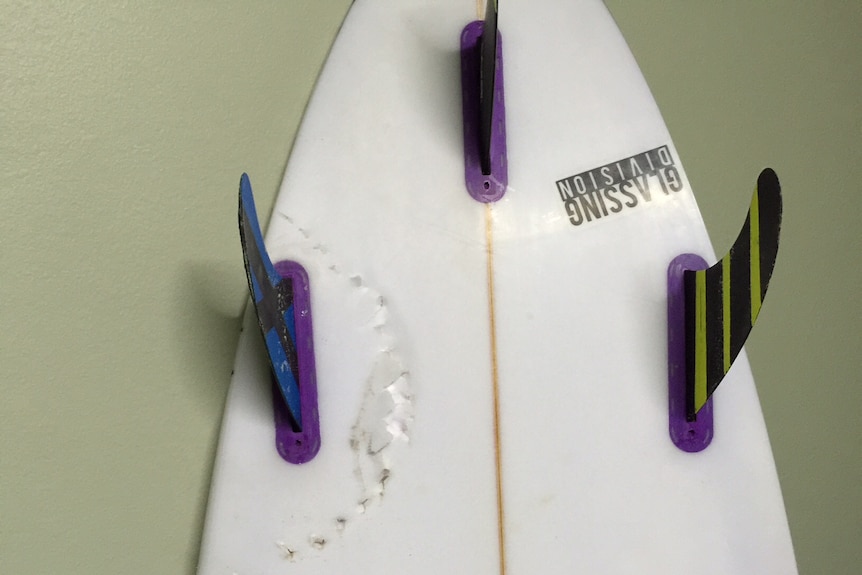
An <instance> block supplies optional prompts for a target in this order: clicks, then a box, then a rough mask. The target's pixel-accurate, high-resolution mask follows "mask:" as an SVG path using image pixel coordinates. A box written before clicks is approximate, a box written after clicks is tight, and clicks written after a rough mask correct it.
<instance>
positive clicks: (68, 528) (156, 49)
mask: <svg viewBox="0 0 862 575" xmlns="http://www.w3.org/2000/svg"><path fill="white" fill-rule="evenodd" d="M348 4H349V2H348V1H347V0H340V1H338V2H334V1H330V2H311V1H305V2H302V1H299V0H293V1H289V2H288V1H284V2H266V3H264V2H245V3H239V2H235V3H227V2H208V3H203V2H187V3H184V2H170V3H168V2H159V3H138V4H134V3H133V4H126V5H120V6H115V5H113V4H111V3H108V2H83V1H80V0H69V1H67V2H64V3H61V5H48V4H47V3H38V4H37V3H31V2H24V1H22V0H0V42H2V52H0V175H2V181H3V184H4V185H3V187H2V191H0V199H2V202H0V205H2V208H0V222H2V225H0V386H2V387H0V391H2V393H0V572H2V573H15V574H30V573H32V574H43V573H82V574H84V573H86V574H87V575H98V574H102V573H104V574H116V573H192V572H193V571H194V566H195V562H196V558H197V547H198V544H199V538H200V530H201V525H202V520H203V514H204V506H205V502H206V497H207V490H208V486H209V479H210V472H211V467H212V458H213V455H214V450H215V446H216V439H217V437H216V434H217V431H218V427H219V421H220V417H221V412H222V408H223V404H224V398H225V393H226V389H227V385H228V382H229V377H230V370H231V365H232V362H233V354H234V349H235V344H236V341H237V336H238V328H239V318H240V314H241V312H242V309H243V306H244V302H245V291H244V290H245V289H246V287H245V277H244V274H243V270H242V258H241V254H240V249H239V242H238V241H237V231H236V199H235V193H236V186H237V178H238V176H239V174H240V173H241V172H242V171H248V172H250V173H251V174H253V175H254V180H255V191H256V193H257V194H258V205H259V206H260V207H261V211H263V212H268V211H269V208H270V206H271V205H272V200H273V197H274V194H275V191H276V189H277V186H278V183H279V181H280V179H281V176H282V172H283V170H284V166H285V161H286V158H287V155H288V153H289V151H290V146H291V142H292V139H293V135H294V132H295V130H296V128H297V125H298V122H299V120H300V117H301V114H302V110H303V107H304V105H305V102H306V100H307V98H308V96H309V93H310V91H311V88H312V85H313V82H314V79H315V77H316V74H317V73H318V70H319V68H320V66H321V64H322V62H323V60H324V58H325V56H326V52H327V50H328V47H329V45H330V43H331V41H332V38H333V37H334V35H335V33H336V32H337V29H338V26H339V25H340V23H341V19H342V18H343V15H344V13H345V11H346V9H347V5H348ZM610 8H611V11H612V12H613V14H614V16H615V17H616V18H617V21H618V23H619V24H620V27H621V28H622V30H623V33H624V34H625V36H626V37H627V39H628V40H629V43H630V45H631V47H632V50H633V52H634V53H635V56H636V57H637V59H638V61H639V63H640V64H641V66H642V69H643V71H644V74H645V76H646V77H647V80H648V82H649V83H650V86H651V87H652V89H653V91H654V93H655V95H656V98H657V100H658V103H659V106H660V107H661V109H662V111H663V113H664V115H665V118H666V120H667V123H668V127H669V129H670V131H671V133H672V134H673V136H674V140H675V142H676V145H677V148H678V149H679V152H680V155H681V156H682V160H683V162H684V163H685V166H686V170H687V172H688V175H689V178H690V180H691V182H692V185H693V186H694V189H695V191H696V193H697V197H698V202H699V204H700V206H701V209H702V211H703V215H704V218H705V220H706V222H707V225H708V227H709V229H710V232H711V235H712V238H713V241H714V243H715V244H716V247H717V249H718V250H721V249H724V248H726V247H727V246H729V245H730V243H731V241H732V240H733V238H734V236H735V234H736V231H737V228H738V226H739V222H740V220H741V218H742V217H743V216H744V212H745V209H746V207H747V205H748V197H749V194H750V192H751V189H752V185H753V182H754V178H755V176H756V174H757V173H758V171H759V169H760V168H761V167H763V166H764V165H770V166H772V167H774V168H775V169H776V171H777V172H778V173H779V175H780V176H781V178H782V182H783V184H784V188H785V194H786V199H785V204H786V208H785V210H786V211H785V219H784V235H783V244H782V252H781V254H780V256H779V262H778V267H777V269H776V272H775V276H774V278H773V281H772V284H771V287H770V296H769V298H768V299H767V303H766V304H765V307H764V310H763V313H762V315H761V319H760V321H759V325H758V328H757V329H756V330H755V332H754V334H753V335H752V339H751V342H750V344H749V345H748V350H749V355H750V359H751V363H752V366H753V369H754V372H755V374H756V376H757V381H758V389H759V391H760V396H761V401H762V402H763V409H764V412H765V414H766V419H767V424H768V426H769V430H770V435H771V438H772V442H773V447H774V451H775V458H776V462H777V465H778V470H779V474H780V477H781V481H782V486H783V489H784V494H785V499H786V502H787V510H788V514H789V517H790V524H791V529H792V532H793V536H794V541H795V545H796V549H797V556H798V561H799V565H800V570H801V572H802V573H803V574H804V575H816V574H824V573H829V574H839V573H848V574H850V573H857V572H858V568H859V565H860V564H862V545H860V542H862V431H860V425H859V420H860V415H859V414H860V408H862V385H860V384H862V376H860V373H862V353H860V345H859V344H860V309H862V308H860V305H859V304H858V303H857V301H856V296H857V290H858V286H859V285H860V282H862V277H860V256H859V252H860V247H862V245H860V233H859V228H858V226H859V220H860V216H862V200H860V197H862V195H860V182H862V146H860V140H862V111H860V109H862V106H860V104H862V74H860V70H862V69H860V62H862V40H860V36H859V30H860V29H862V5H860V4H859V3H858V2H828V3H816V4H815V3H807V4H804V5H803V4H792V5H791V4H790V3H785V2H757V3H754V2H741V1H736V2H727V3H705V2H704V3H693V2H682V1H677V2H661V3H652V4H650V5H643V4H642V3H637V5H635V3H628V2H621V1H618V0H613V1H612V2H610ZM503 9H505V6H504V7H503ZM585 89H590V87H585Z"/></svg>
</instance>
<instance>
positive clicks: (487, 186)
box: [482, 180, 491, 190]
mask: <svg viewBox="0 0 862 575" xmlns="http://www.w3.org/2000/svg"><path fill="white" fill-rule="evenodd" d="M482 187H483V188H485V189H486V190H490V189H491V182H489V181H488V180H485V181H484V182H483V183H482Z"/></svg>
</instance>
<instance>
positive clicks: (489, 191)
mask: <svg viewBox="0 0 862 575" xmlns="http://www.w3.org/2000/svg"><path fill="white" fill-rule="evenodd" d="M484 24H485V23H484V22H482V21H481V20H476V21H475V22H470V23H469V24H467V26H465V27H464V30H463V31H462V32H461V97H462V105H463V108H462V112H463V117H464V180H465V182H466V184H467V191H468V192H470V195H471V196H472V197H473V199H474V200H476V201H479V202H482V203H486V204H487V203H490V202H496V201H497V200H499V199H500V198H502V197H503V194H504V193H506V186H508V184H509V171H508V165H507V159H506V158H507V156H506V102H505V99H504V98H503V41H502V40H503V39H502V37H501V36H500V33H499V31H498V32H497V65H496V72H495V76H494V111H493V115H492V118H491V154H490V155H491V173H490V174H488V175H485V174H483V173H482V162H481V158H480V154H479V145H480V144H479V140H480V138H479V121H480V120H479V49H478V48H479V39H480V38H481V37H482V30H483V27H484Z"/></svg>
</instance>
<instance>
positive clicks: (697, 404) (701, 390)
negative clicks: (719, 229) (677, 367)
mask: <svg viewBox="0 0 862 575" xmlns="http://www.w3.org/2000/svg"><path fill="white" fill-rule="evenodd" d="M694 325H695V327H694V337H695V344H694V349H695V362H694V409H695V411H698V410H700V408H701V407H703V405H704V404H705V403H706V272H704V271H699V272H697V273H696V274H695V324H694Z"/></svg>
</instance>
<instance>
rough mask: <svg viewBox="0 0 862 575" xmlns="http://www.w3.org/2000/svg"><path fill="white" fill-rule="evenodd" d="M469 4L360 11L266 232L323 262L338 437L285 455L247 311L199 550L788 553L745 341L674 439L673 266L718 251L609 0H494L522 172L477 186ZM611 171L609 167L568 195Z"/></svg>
mask: <svg viewBox="0 0 862 575" xmlns="http://www.w3.org/2000/svg"><path fill="white" fill-rule="evenodd" d="M479 16H480V15H479V14H477V7H476V3H475V2H473V1H469V0H449V1H447V2H434V3H430V2H420V1H415V2H404V1H396V0H377V1H371V0H366V1H360V2H357V3H355V4H354V5H353V6H352V7H351V9H350V12H349V14H348V16H347V18H346V21H345V23H344V25H343V27H342V29H341V32H340V33H339V36H338V38H337V39H336V41H335V44H334V45H333V48H332V51H331V53H330V56H329V58H328V61H327V64H326V66H325V68H324V71H323V72H322V74H321V76H320V79H319V81H318V85H317V87H316V88H315V92H314V95H313V97H312V99H311V101H310V103H309V106H308V109H307V112H306V116H305V118H304V120H303V124H302V127H301V128H300V131H299V133H298V136H297V140H296V143H295V145H294V149H293V152H292V155H291V158H290V160H289V163H288V167H287V170H286V174H285V178H284V182H283V184H282V188H281V191H280V193H279V195H278V198H277V200H276V205H275V208H274V210H273V216H272V219H271V221H270V224H269V228H268V232H267V236H266V243H267V247H268V249H269V251H270V255H271V256H272V257H273V260H274V261H278V260H279V259H290V260H295V261H298V262H299V263H301V264H302V265H303V266H304V267H305V269H306V271H307V273H308V276H309V283H310V286H311V290H310V293H311V305H312V309H313V313H314V322H315V326H314V348H315V358H316V363H317V382H318V399H319V412H320V429H321V441H322V443H321V448H320V452H319V454H318V455H317V457H315V458H314V459H313V460H312V461H310V462H308V463H305V464H303V465H300V466H293V465H290V464H287V463H285V462H284V460H283V459H281V457H280V456H279V455H278V453H277V452H276V450H275V446H274V425H273V408H272V393H271V383H270V377H269V374H268V366H267V363H266V359H265V355H264V351H263V344H262V342H261V338H260V335H259V332H258V331H257V329H256V326H255V321H254V318H253V317H252V316H251V315H249V314H247V317H246V320H245V323H244V331H243V334H242V336H241V338H240V344H239V349H238V352H237V359H236V365H235V370H234V376H233V380H232V383H231V388H230V392H229V396H228V403H227V406H226V410H225V415H224V422H223V425H222V433H221V438H220V443H219V450H218V454H217V459H216V464H215V470H214V474H213V484H212V489H211V494H210V503H209V507H208V511H207V519H206V524H205V531H204V538H203V543H202V548H201V556H200V563H199V573H201V574H207V575H209V574H217V573H227V574H232V573H238V574H240V575H245V574H247V573H276V572H278V573H280V572H288V573H301V574H320V573H334V572H375V573H417V574H421V573H439V572H446V571H449V572H454V573H537V572H541V573H571V572H577V570H582V571H583V572H589V573H625V572H632V573H634V572H637V573H679V572H689V571H692V570H696V571H697V572H699V573H792V572H795V571H796V567H795V561H794V557H793V550H792V544H791V541H790V535H789V530H788V526H787V521H786V517H785V513H784V507H783V502H782V498H781V492H780V487H779V484H778V479H777V475H776V471H775V467H774V463H773V460H772V455H771V450H770V447H769V442H768V437H767V434H766V429H765V426H764V422H763V417H762V414H761V412H760V406H759V403H758V399H757V394H756V390H755V387H754V382H753V379H752V376H751V372H750V369H749V367H748V363H747V360H746V358H745V357H744V352H743V354H741V355H740V357H739V359H738V360H737V362H736V363H735V364H734V366H733V367H732V368H731V372H730V373H729V374H728V376H727V378H728V379H727V381H726V382H725V383H724V384H723V385H722V388H721V389H720V390H719V391H718V392H717V393H716V395H715V412H714V417H715V429H716V435H715V438H714V439H713V441H712V444H711V445H710V446H709V448H708V449H706V450H705V451H703V452H701V453H697V454H688V453H684V452H682V451H680V450H678V449H677V448H676V447H675V446H674V445H673V443H672V442H671V441H670V439H669V437H668V429H667V426H668V423H667V418H668V411H667V409H668V408H667V405H668V399H667V317H666V306H667V284H666V271H667V266H668V263H669V262H670V261H671V260H672V259H673V258H674V257H675V256H677V255H679V254H680V253H684V252H695V253H698V254H700V255H701V256H703V257H704V258H705V259H706V260H707V261H709V262H713V261H715V254H714V252H713V250H712V247H711V245H710V243H709V239H708V236H707V233H706V231H705V229H704V225H703V222H702V219H701V217H700V214H699V212H698V209H697V205H696V202H695V199H694V196H693V194H692V192H691V189H690V186H689V183H688V180H687V179H686V176H685V172H684V170H683V168H682V165H681V163H680V160H679V157H678V155H677V153H676V150H675V148H674V147H673V143H672V141H671V138H670V136H669V134H668V132H667V130H666V128H665V126H664V123H663V121H662V118H661V115H660V113H659V111H658V109H657V108H656V106H655V103H654V101H653V99H652V96H651V95H650V92H649V89H648V88H647V85H646V83H645V82H644V79H643V78H642V76H641V74H640V72H639V70H638V68H637V65H636V63H635V61H634V59H633V58H632V56H631V54H630V52H629V50H628V48H627V46H626V44H625V41H624V40H623V38H622V37H621V35H620V33H619V31H618V30H617V28H616V26H615V24H614V22H613V20H612V18H611V17H610V15H609V14H608V12H607V10H606V9H605V7H604V6H603V5H602V4H601V3H600V2H596V1H583V2H577V1H570V2H564V1H557V2H550V1H549V2H542V3H539V2H528V1H526V0H509V1H507V2H506V3H505V5H504V6H502V7H501V10H500V14H499V27H500V31H501V34H502V38H503V50H504V60H505V75H506V86H505V96H506V131H507V146H508V178H509V182H508V189H507V191H506V194H505V196H504V197H503V199H501V200H500V201H498V202H495V203H492V204H487V205H486V204H481V203H479V202H476V201H475V200H473V199H472V198H471V197H470V195H469V194H468V193H467V190H466V188H465V184H464V152H463V143H462V137H463V136H462V127H461V85H460V67H459V66H460V55H459V52H458V46H459V44H458V39H459V35H460V33H461V30H462V29H463V28H464V26H465V25H466V24H468V23H469V22H470V21H472V20H476V19H477V18H478V17H479ZM638 170H640V171H638ZM603 177H604V178H609V180H607V181H605V182H604V187H602V183H601V178H603ZM597 178H598V180H596V184H595V186H596V189H597V190H606V189H611V188H612V189H613V190H614V191H613V192H602V191H599V192H598V193H594V194H587V195H586V196H582V195H577V198H575V197H574V196H575V195H576V194H575V193H574V192H572V193H568V192H567V190H569V189H573V187H575V188H576V187H577V186H591V185H593V183H592V181H593V180H595V179H597ZM252 181H253V174H252ZM610 181H613V184H612V185H611V184H609V182H610Z"/></svg>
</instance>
